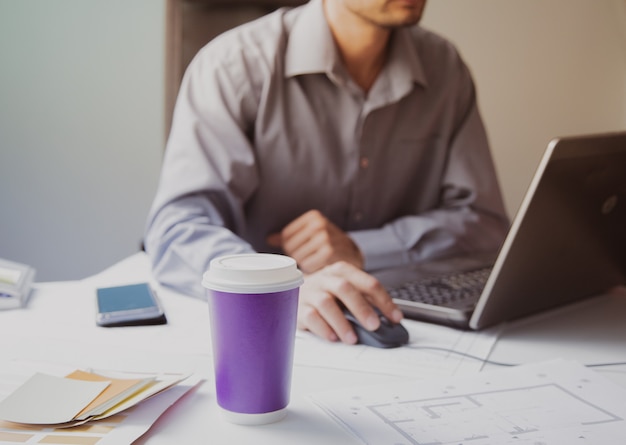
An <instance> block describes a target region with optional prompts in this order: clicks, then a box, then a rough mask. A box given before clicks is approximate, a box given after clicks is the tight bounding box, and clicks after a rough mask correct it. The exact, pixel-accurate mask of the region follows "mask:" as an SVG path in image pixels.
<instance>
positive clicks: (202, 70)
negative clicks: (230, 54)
mask: <svg viewBox="0 0 626 445" xmlns="http://www.w3.org/2000/svg"><path fill="white" fill-rule="evenodd" d="M205 51H207V49H206V48H205ZM214 60H222V61H224V60H227V59H226V58H225V57H224V56H223V55H212V56H208V57H207V55H206V54H205V55H204V56H202V55H200V57H196V59H194V61H193V62H192V63H191V64H190V66H189V69H188V70H187V72H186V74H185V77H184V79H183V82H182V84H181V90H180V92H179V95H178V99H177V103H176V107H175V110H174V117H173V123H172V129H171V133H170V137H169V140H168V143H167V148H166V151H165V158H164V162H163V167H162V171H161V177H160V181H159V188H158V190H157V194H156V197H155V200H154V202H153V205H152V208H151V210H150V214H149V217H148V223H147V226H146V231H145V237H144V245H145V250H146V252H147V253H148V255H149V257H150V260H151V263H152V270H153V274H154V276H155V278H156V279H157V281H159V282H160V283H161V284H163V285H165V286H168V287H171V288H174V289H175V290H177V291H179V292H181V293H184V294H187V295H191V296H194V297H203V295H204V289H203V288H202V285H201V282H202V274H203V273H204V272H205V271H206V269H207V267H208V264H209V262H210V260H211V259H212V258H215V257H216V256H219V255H222V254H226V253H229V254H230V253H241V252H251V251H253V248H252V247H251V246H250V244H249V243H247V242H245V241H244V240H243V239H242V238H241V237H240V236H238V235H237V233H241V230H242V227H243V226H244V213H243V205H244V204H243V203H244V202H245V201H246V199H247V198H248V197H249V195H250V194H251V193H252V192H253V190H254V189H255V187H256V185H257V182H258V175H257V172H256V169H255V164H254V155H253V152H252V147H251V144H250V142H249V140H248V137H247V136H246V128H247V127H248V125H249V122H250V121H251V120H252V119H253V118H252V117H250V110H253V109H254V108H255V105H254V103H252V102H251V101H253V100H254V96H253V95H252V94H247V93H248V89H247V88H246V87H245V85H246V82H244V81H243V78H244V74H245V73H241V72H239V71H233V70H229V69H228V67H229V65H228V64H227V63H221V64H220V65H217V64H215V63H213V61H214Z"/></svg>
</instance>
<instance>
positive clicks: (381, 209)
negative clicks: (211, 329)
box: [145, 0, 508, 296]
mask: <svg viewBox="0 0 626 445" xmlns="http://www.w3.org/2000/svg"><path fill="white" fill-rule="evenodd" d="M311 209H318V210H320V211H321V212H322V213H323V214H324V215H325V216H326V217H328V218H329V219H330V220H331V221H332V222H333V223H334V224H336V225H337V226H339V227H340V228H342V229H343V230H344V231H346V232H348V234H349V235H350V236H351V237H352V239H353V240H354V241H355V242H356V244H357V245H358V247H359V248H360V249H361V251H362V252H363V255H364V258H365V269H366V270H374V269H378V268H382V267H387V266H394V265H400V264H405V263H409V262H417V261H423V260H427V259H431V258H435V257H441V256H444V255H454V254H460V253H467V252H476V251H493V250H496V249H497V248H498V247H499V246H500V244H501V242H502V240H503V237H504V235H505V233H506V230H507V228H508V219H507V216H506V214H505V210H504V206H503V202H502V197H501V194H500V190H499V187H498V181H497V176H496V173H495V169H494V165H493V162H492V158H491V154H490V151H489V146H488V141H487V137H486V134H485V130H484V127H483V124H482V121H481V118H480V115H479V111H478V108H477V103H476V95H475V89H474V84H473V81H472V78H471V75H470V73H469V71H468V69H467V67H466V65H465V64H464V63H463V61H462V59H461V58H460V56H459V54H458V53H457V51H456V50H455V48H454V47H453V46H452V45H451V44H450V43H449V42H447V41H446V40H444V39H442V38H441V37H439V36H437V35H435V34H433V33H431V32H429V31H427V30H425V29H423V28H421V27H419V26H416V27H413V28H405V29H399V30H396V31H395V32H394V33H393V35H392V40H391V42H390V53H389V57H388V60H387V63H386V65H385V67H384V69H383V71H382V72H381V74H380V75H379V77H378V78H377V80H376V82H375V83H374V85H373V86H372V88H371V89H370V91H369V92H368V93H367V94H365V93H364V92H363V91H362V90H361V89H360V88H359V87H358V86H357V85H356V84H355V83H354V82H353V81H352V79H351V78H350V76H349V75H348V74H347V71H346V69H345V67H344V65H343V63H342V60H341V57H340V55H339V53H338V51H337V49H336V47H335V44H334V41H333V38H332V35H331V32H330V29H329V27H328V24H327V22H326V20H325V18H324V13H323V9H322V2H321V0H312V1H311V2H310V3H308V4H306V5H304V6H302V7H299V8H295V9H281V10H279V11H277V12H275V13H272V14H270V15H268V16H265V17H263V18H261V19H259V20H256V21H254V22H251V23H248V24H245V25H243V26H241V27H239V28H236V29H234V30H231V31H228V32H226V33H225V34H222V35H221V36H219V37H217V38H216V39H214V40H213V41H212V42H210V43H209V44H208V45H207V46H205V47H204V48H203V49H202V50H200V52H199V53H198V54H197V56H196V57H195V59H194V60H193V61H192V63H191V64H190V66H189V68H188V70H187V72H186V74H185V77H184V79H183V82H182V85H181V90H180V93H179V97H178V100H177V104H176V107H175V110H174V117H173V125H172V129H171V133H170V137H169V140H168V143H167V148H166V152H165V157H164V162H163V169H162V173H161V178H160V183H159V187H158V191H157V194H156V197H155V200H154V203H153V206H152V209H151V211H150V215H149V218H148V224H147V229H146V234H145V247H146V251H147V253H148V254H149V256H150V258H151V261H152V266H153V272H154V274H155V277H156V278H157V279H158V280H159V281H160V282H161V283H162V284H165V285H167V286H171V287H173V288H175V289H177V290H178V291H180V292H183V293H186V294H189V295H195V296H201V295H203V289H202V287H201V284H200V283H201V279H202V273H203V272H204V271H205V270H206V268H207V266H208V263H209V261H210V260H211V259H212V258H214V257H216V256H218V255H222V254H227V253H237V252H250V251H261V252H272V251H273V249H272V248H271V247H270V246H268V245H267V243H266V237H267V236H268V235H269V234H271V233H274V232H278V231H280V230H281V229H283V228H284V227H285V225H287V224H288V223H289V222H291V221H292V220H294V219H295V218H296V217H298V216H300V215H301V214H302V213H304V212H306V211H308V210H311Z"/></svg>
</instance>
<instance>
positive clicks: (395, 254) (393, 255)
mask: <svg viewBox="0 0 626 445" xmlns="http://www.w3.org/2000/svg"><path fill="white" fill-rule="evenodd" d="M348 235H349V236H350V238H352V240H353V241H354V243H355V244H356V245H357V247H358V248H359V249H360V250H361V254H362V255H363V263H364V264H363V269H364V270H366V271H373V270H378V269H385V268H389V267H395V266H400V265H403V264H407V263H408V262H409V255H408V253H407V251H406V247H405V246H404V245H402V244H401V243H400V240H399V239H398V237H397V236H396V235H395V234H394V233H393V232H392V231H391V230H390V228H389V227H384V228H382V229H376V230H359V231H354V232H349V233H348Z"/></svg>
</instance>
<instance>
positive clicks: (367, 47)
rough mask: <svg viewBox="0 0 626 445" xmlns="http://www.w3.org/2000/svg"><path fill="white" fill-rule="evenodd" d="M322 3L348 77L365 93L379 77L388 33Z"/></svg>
mask: <svg viewBox="0 0 626 445" xmlns="http://www.w3.org/2000/svg"><path fill="white" fill-rule="evenodd" d="M339 3H340V2H336V1H334V0H332V1H325V2H324V13H325V14H326V20H327V21H328V24H329V26H330V30H331V32H332V34H333V37H334V39H335V43H336V45H337V47H338V49H339V53H340V54H341V56H342V58H343V61H344V63H345V64H346V68H347V70H348V73H349V74H350V76H351V77H352V79H353V80H354V81H355V82H356V84H357V85H359V86H360V87H361V88H362V89H363V91H365V92H366V93H367V92H368V91H369V90H370V88H371V87H372V85H374V82H375V81H376V78H377V77H378V75H379V74H380V72H381V71H382V69H383V66H384V65H385V61H386V59H387V43H388V42H389V38H390V34H391V31H390V30H388V29H384V28H382V27H379V26H376V25H374V24H372V23H369V22H366V21H364V20H363V19H361V18H360V17H358V16H355V15H354V14H352V13H350V12H349V11H346V10H345V9H344V8H343V7H341V6H338V4H339Z"/></svg>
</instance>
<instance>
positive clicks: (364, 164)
mask: <svg viewBox="0 0 626 445" xmlns="http://www.w3.org/2000/svg"><path fill="white" fill-rule="evenodd" d="M359 164H360V165H361V168H367V167H369V165H370V160H369V159H368V158H366V157H365V156H363V157H362V158H361V161H360V162H359Z"/></svg>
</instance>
